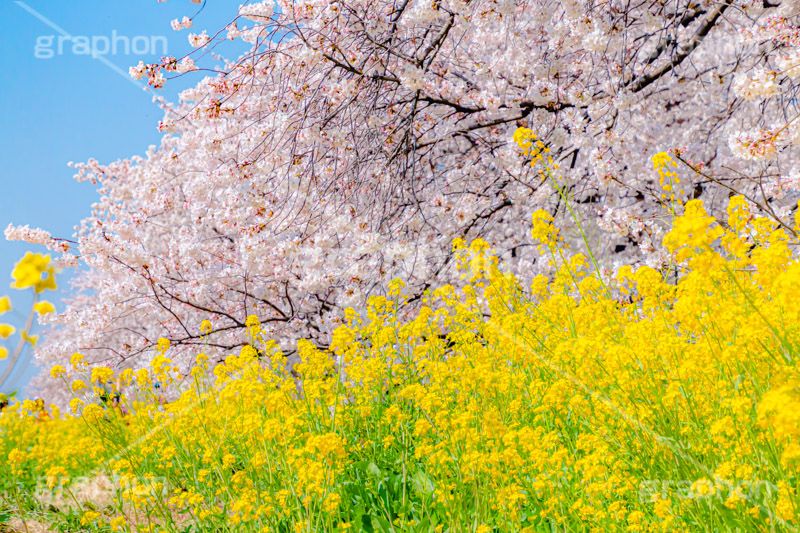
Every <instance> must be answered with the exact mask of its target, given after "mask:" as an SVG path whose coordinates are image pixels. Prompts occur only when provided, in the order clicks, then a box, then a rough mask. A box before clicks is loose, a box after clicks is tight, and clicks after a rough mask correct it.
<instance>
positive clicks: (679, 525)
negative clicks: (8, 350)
mask: <svg viewBox="0 0 800 533" xmlns="http://www.w3.org/2000/svg"><path fill="white" fill-rule="evenodd" d="M658 161H663V162H665V163H667V164H668V163H669V161H668V160H667V159H666V158H662V159H658V158H657V161H656V163H657V164H658ZM534 219H535V223H534V232H535V233H536V238H537V239H539V240H541V241H543V242H544V243H545V244H546V245H547V248H548V249H547V252H549V253H550V254H551V255H553V256H555V255H557V254H559V253H563V254H565V259H564V260H563V261H560V262H558V263H557V266H556V268H555V270H554V271H553V272H552V275H551V277H549V278H547V277H545V276H537V277H536V278H535V279H534V280H533V283H532V284H530V286H527V285H523V284H522V283H520V280H519V279H518V278H516V277H515V276H513V275H511V274H510V273H508V272H504V271H503V270H502V269H500V268H499V267H498V262H497V258H496V257H495V256H493V254H492V252H491V250H490V247H489V246H488V244H487V243H486V242H485V241H481V240H476V241H473V242H472V243H471V244H467V243H466V242H464V241H459V242H456V244H455V245H454V254H455V257H456V261H457V263H458V265H459V269H460V270H461V271H462V273H463V274H464V279H465V280H466V283H465V284H463V285H462V286H460V288H459V287H456V286H452V285H444V286H440V287H438V288H436V289H434V290H431V291H428V292H427V293H426V294H425V295H424V297H423V302H422V307H420V308H418V311H416V312H415V313H414V314H413V315H408V314H404V313H403V311H404V309H405V308H407V307H408V305H409V302H408V298H409V295H408V294H407V293H406V292H405V291H406V289H407V287H405V286H404V284H403V283H402V282H396V283H394V284H392V285H391V287H390V290H389V291H388V293H387V295H386V296H375V297H373V298H371V300H370V303H369V305H368V307H367V308H366V310H365V311H364V312H362V313H359V312H356V311H355V310H352V309H350V310H348V311H347V313H346V317H345V323H344V324H342V325H341V326H339V327H338V328H337V329H336V330H335V332H334V334H333V338H332V342H331V345H330V347H329V348H328V349H326V350H322V349H319V348H317V347H315V346H314V345H312V344H311V343H309V342H307V341H303V342H301V343H300V345H299V361H298V362H297V363H296V364H294V365H292V364H291V363H290V362H289V360H287V358H286V357H285V356H284V354H283V353H282V352H281V351H280V350H279V349H278V347H277V345H276V343H274V342H272V341H265V336H264V330H263V328H262V321H261V320H259V319H258V318H257V317H255V316H251V317H248V319H247V329H248V337H247V339H246V344H245V345H244V347H243V348H242V349H241V350H240V351H239V353H238V354H231V355H229V356H228V357H226V358H225V360H224V361H221V362H219V363H218V364H217V365H216V366H214V367H213V369H212V368H210V367H209V365H208V358H207V357H206V356H205V355H203V354H201V356H198V358H197V362H196V364H194V366H193V368H191V369H188V370H189V371H188V372H183V371H181V369H179V368H177V366H176V365H175V364H174V363H173V362H172V360H171V359H170V358H169V357H168V356H169V353H170V350H172V347H171V344H170V343H169V342H168V341H167V340H166V339H164V340H163V341H160V342H159V348H158V349H159V354H158V356H157V357H156V358H155V359H154V361H153V362H152V364H151V365H150V366H149V367H147V368H142V369H140V370H139V371H137V372H133V371H131V370H125V371H122V372H120V373H115V372H113V371H112V370H111V369H109V368H106V367H98V366H95V367H88V366H87V365H86V364H85V360H84V358H83V357H82V356H81V355H80V354H75V355H74V356H73V357H72V364H71V365H70V369H69V370H67V368H66V367H65V366H57V367H55V368H53V369H52V376H53V378H55V379H56V381H57V382H60V383H61V384H62V386H64V387H69V388H71V389H72V390H76V391H78V392H76V393H75V398H74V400H73V402H74V410H75V411H77V412H78V413H79V415H80V416H78V417H73V416H66V417H64V416H61V415H59V414H58V413H54V415H53V420H49V421H44V422H42V421H38V422H37V420H36V419H35V418H33V417H32V416H30V414H29V413H30V412H32V411H34V410H35V409H36V407H35V406H33V405H29V404H25V403H23V404H14V405H13V406H11V407H10V408H8V409H7V410H6V412H4V413H3V415H0V437H1V438H0V458H2V459H3V460H2V461H0V473H2V476H0V478H1V479H7V480H10V482H7V483H6V485H5V487H6V490H7V493H8V494H9V498H12V497H13V498H25V497H26V496H25V495H24V494H25V493H24V490H25V487H26V486H29V485H30V484H31V483H33V482H34V480H36V479H41V480H49V481H48V483H49V486H50V488H51V489H52V490H53V491H57V490H62V491H70V490H75V489H74V488H71V487H72V485H71V483H73V480H74V479H78V478H80V477H81V476H84V477H85V476H94V478H102V479H108V480H111V481H112V483H111V484H112V487H110V488H109V492H110V496H111V497H112V499H111V503H110V504H109V505H108V506H107V507H105V508H103V509H99V508H95V507H84V508H82V509H75V508H74V504H69V503H64V504H63V507H64V508H65V509H66V508H67V507H69V506H70V505H73V511H72V512H73V514H74V513H75V512H77V513H78V514H79V515H80V516H81V517H82V520H81V522H82V525H83V527H85V528H86V529H89V530H93V531H104V530H107V529H104V528H111V529H113V530H119V531H131V532H132V531H143V530H147V531H161V530H163V531H185V530H186V529H187V528H191V527H194V528H196V529H198V530H214V529H215V528H225V527H231V526H232V527H235V528H236V530H237V531H297V532H304V531H358V530H376V531H378V530H380V531H392V530H395V531H439V532H442V531H481V532H490V531H526V532H534V531H542V530H552V529H558V530H584V529H585V530H593V531H686V530H697V529H713V530H715V531H759V530H763V531H792V530H795V529H796V528H797V526H798V522H797V517H798V511H799V510H800V496H798V494H797V490H798V488H799V487H798V483H800V481H799V480H798V477H797V475H796V473H797V469H798V467H800V447H798V436H799V435H800V431H799V430H798V414H797V413H798V412H800V394H798V383H800V382H798V369H799V367H798V361H799V360H800V358H799V357H798V354H800V300H798V298H796V289H797V287H798V285H800V260H798V259H797V258H795V257H793V256H792V253H791V249H790V246H792V245H796V244H797V241H796V240H795V239H793V238H792V237H791V236H790V235H789V234H788V233H787V231H785V230H784V229H782V228H777V227H776V224H775V223H774V221H771V220H770V219H769V218H766V217H762V216H758V215H757V214H754V213H753V212H751V208H750V207H749V204H748V202H747V201H746V200H745V199H743V198H741V197H734V198H733V199H732V200H731V202H730V204H729V206H728V222H727V224H726V225H725V226H723V225H720V224H719V223H718V222H717V221H716V220H715V219H714V218H713V217H712V216H710V215H709V214H708V212H707V211H706V209H705V208H704V206H703V204H702V202H701V201H699V200H693V201H690V202H688V203H687V204H686V206H685V209H684V210H683V212H682V214H681V216H679V217H678V218H677V219H676V221H675V224H674V226H673V227H672V229H671V230H670V231H669V233H668V234H667V235H666V237H665V239H664V246H665V248H666V249H667V250H668V251H669V253H670V254H671V258H672V260H673V267H672V269H671V270H669V271H658V270H655V269H652V268H649V267H646V266H642V267H640V268H637V269H635V270H634V269H632V268H630V267H628V268H624V269H621V270H620V271H619V272H618V274H617V276H616V277H614V278H613V279H612V280H610V281H608V282H607V281H606V280H603V279H600V278H598V277H597V275H596V274H595V273H594V272H593V271H591V270H590V269H587V266H588V261H587V260H586V259H585V258H584V257H582V256H581V255H574V256H571V257H567V256H566V252H565V251H564V250H562V245H561V244H560V243H559V241H558V239H555V238H554V237H553V236H554V235H557V234H558V233H557V232H556V231H555V230H552V229H547V226H548V225H549V224H550V220H549V218H548V217H547V216H543V215H536V216H535V217H534ZM213 327H214V324H213V323H212V322H208V323H203V324H202V325H201V326H200V328H201V330H202V338H204V339H208V338H209V337H208V334H207V332H208V331H210V330H212V329H213ZM78 379H81V380H82V381H90V382H92V383H94V384H95V387H94V389H93V390H88V389H84V390H82V389H83V387H76V386H75V383H76V381H75V380H78ZM43 492H44V493H45V496H47V497H48V498H53V497H55V496H53V495H50V493H49V492H48V491H47V490H44V491H43ZM28 497H30V496H28ZM40 498H43V496H41V495H40ZM48 501H50V500H48ZM31 505H34V506H35V505H37V504H36V503H35V502H33V503H31ZM63 512H66V511H63Z"/></svg>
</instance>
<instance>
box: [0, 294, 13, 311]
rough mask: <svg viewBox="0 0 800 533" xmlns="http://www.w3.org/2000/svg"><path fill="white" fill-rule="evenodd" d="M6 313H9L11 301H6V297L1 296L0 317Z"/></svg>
mask: <svg viewBox="0 0 800 533" xmlns="http://www.w3.org/2000/svg"><path fill="white" fill-rule="evenodd" d="M6 311H11V300H9V299H8V296H3V297H2V298H0V315H2V314H3V313H5V312H6Z"/></svg>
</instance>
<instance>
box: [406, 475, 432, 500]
mask: <svg viewBox="0 0 800 533" xmlns="http://www.w3.org/2000/svg"><path fill="white" fill-rule="evenodd" d="M411 482H412V483H414V489H415V490H416V491H417V492H420V493H422V494H425V495H426V496H427V495H429V494H433V491H434V490H436V485H434V484H433V481H431V478H430V477H428V474H426V473H425V472H423V471H421V470H420V471H419V472H417V473H416V474H414V476H413V477H412V478H411Z"/></svg>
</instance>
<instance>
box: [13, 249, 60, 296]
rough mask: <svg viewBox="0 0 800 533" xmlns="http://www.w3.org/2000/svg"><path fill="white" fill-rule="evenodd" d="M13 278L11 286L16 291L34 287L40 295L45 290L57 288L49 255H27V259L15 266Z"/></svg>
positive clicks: (29, 253)
mask: <svg viewBox="0 0 800 533" xmlns="http://www.w3.org/2000/svg"><path fill="white" fill-rule="evenodd" d="M11 277H13V278H14V282H13V283H12V284H11V287H12V288H14V289H27V288H28V287H33V288H34V289H35V290H36V292H37V293H39V292H42V291H43V290H45V289H55V288H56V280H55V275H54V272H53V267H51V266H50V256H49V255H42V254H33V253H31V252H28V253H26V254H25V257H23V258H22V259H20V261H19V262H18V263H17V264H16V265H15V266H14V270H13V271H11Z"/></svg>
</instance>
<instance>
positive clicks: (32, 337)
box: [22, 331, 39, 345]
mask: <svg viewBox="0 0 800 533" xmlns="http://www.w3.org/2000/svg"><path fill="white" fill-rule="evenodd" d="M22 338H23V339H25V340H26V341H28V342H29V343H31V345H35V344H36V341H38V340H39V336H38V335H28V332H27V331H23V332H22Z"/></svg>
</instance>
